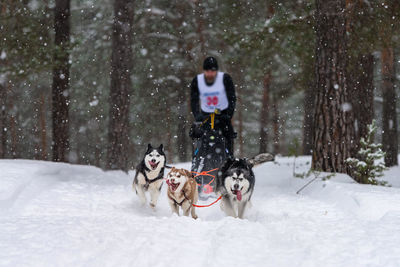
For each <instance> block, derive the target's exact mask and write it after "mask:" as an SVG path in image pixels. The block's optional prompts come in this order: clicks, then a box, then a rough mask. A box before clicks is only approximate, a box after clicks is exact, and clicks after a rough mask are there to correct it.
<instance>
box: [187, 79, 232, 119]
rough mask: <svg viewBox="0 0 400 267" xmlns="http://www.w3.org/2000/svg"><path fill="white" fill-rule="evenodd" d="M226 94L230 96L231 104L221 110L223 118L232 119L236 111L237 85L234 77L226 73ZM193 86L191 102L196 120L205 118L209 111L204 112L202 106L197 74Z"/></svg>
mask: <svg viewBox="0 0 400 267" xmlns="http://www.w3.org/2000/svg"><path fill="white" fill-rule="evenodd" d="M223 79H224V80H223V81H224V86H225V91H226V96H227V97H228V102H229V106H228V108H226V109H224V110H221V115H219V116H220V117H222V118H226V119H229V120H230V119H232V116H233V113H234V111H235V105H236V94H235V86H234V85H233V81H232V78H231V76H230V75H229V74H227V73H224V77H223ZM190 88H191V96H190V104H191V107H192V113H193V116H194V118H195V120H196V121H202V120H204V119H205V118H206V117H207V116H208V115H209V113H206V112H203V111H202V110H201V108H200V98H199V87H198V83H197V76H196V77H195V78H194V79H193V80H192V83H191V85H190Z"/></svg>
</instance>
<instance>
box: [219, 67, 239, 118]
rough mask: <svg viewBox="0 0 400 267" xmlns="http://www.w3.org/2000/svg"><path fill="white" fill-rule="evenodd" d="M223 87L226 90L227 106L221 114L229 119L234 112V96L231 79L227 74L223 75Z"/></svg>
mask: <svg viewBox="0 0 400 267" xmlns="http://www.w3.org/2000/svg"><path fill="white" fill-rule="evenodd" d="M224 86H225V90H226V96H227V97H228V102H229V106H228V108H227V109H226V110H224V111H223V112H222V113H223V114H226V115H228V117H229V118H230V119H231V118H232V117H233V113H234V112H235V106H236V94H235V86H234V84H233V81H232V77H231V76H230V75H229V74H227V73H225V74H224Z"/></svg>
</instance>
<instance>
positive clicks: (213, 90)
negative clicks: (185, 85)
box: [197, 72, 229, 113]
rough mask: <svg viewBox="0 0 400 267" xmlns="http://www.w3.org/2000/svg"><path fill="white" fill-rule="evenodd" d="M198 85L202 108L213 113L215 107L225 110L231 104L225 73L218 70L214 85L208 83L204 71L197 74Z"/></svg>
mask: <svg viewBox="0 0 400 267" xmlns="http://www.w3.org/2000/svg"><path fill="white" fill-rule="evenodd" d="M197 85H198V87H199V93H200V107H201V110H202V111H204V112H207V113H213V112H214V111H215V109H219V110H224V109H227V108H228V106H229V102H228V97H227V96H226V90H225V86H224V73H223V72H218V73H217V77H216V78H215V81H214V83H213V84H212V85H210V86H208V85H207V84H206V81H205V78H204V73H203V74H199V75H197Z"/></svg>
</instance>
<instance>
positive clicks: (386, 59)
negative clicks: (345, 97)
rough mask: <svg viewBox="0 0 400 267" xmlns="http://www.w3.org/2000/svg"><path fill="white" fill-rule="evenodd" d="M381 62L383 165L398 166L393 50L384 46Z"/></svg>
mask: <svg viewBox="0 0 400 267" xmlns="http://www.w3.org/2000/svg"><path fill="white" fill-rule="evenodd" d="M381 60H382V96H383V133H382V147H383V151H385V152H386V156H385V165H386V166H387V167H391V166H394V165H398V160H397V154H398V147H397V146H398V136H397V114H396V89H395V82H394V81H395V68H394V53H393V48H392V47H391V46H389V45H385V46H384V48H383V50H382V55H381Z"/></svg>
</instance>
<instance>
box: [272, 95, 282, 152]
mask: <svg viewBox="0 0 400 267" xmlns="http://www.w3.org/2000/svg"><path fill="white" fill-rule="evenodd" d="M272 102H273V104H272V124H273V128H274V139H273V140H274V145H273V151H274V154H275V155H277V154H279V153H280V144H279V141H280V140H279V109H278V99H277V97H276V95H275V94H273V95H272Z"/></svg>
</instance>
